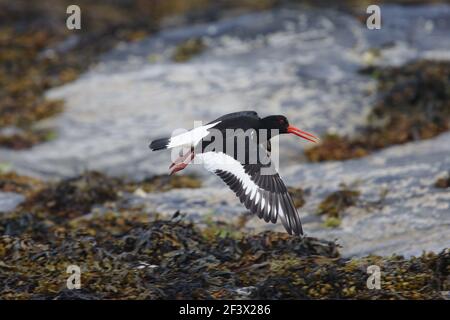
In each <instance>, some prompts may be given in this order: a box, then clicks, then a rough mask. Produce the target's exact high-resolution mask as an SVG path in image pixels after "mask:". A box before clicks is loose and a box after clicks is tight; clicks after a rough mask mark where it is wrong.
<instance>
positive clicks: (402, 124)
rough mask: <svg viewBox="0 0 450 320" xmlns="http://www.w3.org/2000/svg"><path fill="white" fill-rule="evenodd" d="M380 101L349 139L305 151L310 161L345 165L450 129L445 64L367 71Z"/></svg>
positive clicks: (449, 74)
mask: <svg viewBox="0 0 450 320" xmlns="http://www.w3.org/2000/svg"><path fill="white" fill-rule="evenodd" d="M362 72H363V73H367V74H371V75H374V76H375V75H376V79H377V81H378V95H379V96H380V99H379V101H378V102H377V103H376V104H375V105H374V107H373V109H372V110H371V112H370V114H369V116H368V118H367V124H366V126H365V128H363V130H361V131H360V132H358V133H357V134H355V136H353V137H347V136H344V137H341V136H337V135H326V136H325V137H323V138H322V139H321V141H322V143H321V144H320V145H318V146H315V147H313V148H310V149H308V150H306V151H305V155H306V157H307V158H308V160H309V161H312V162H320V161H329V160H347V159H352V158H359V157H363V156H366V155H368V154H370V153H372V152H373V151H376V150H379V149H382V148H386V147H388V146H391V145H397V144H403V143H407V142H410V141H417V140H422V139H429V138H432V137H435V136H437V135H438V134H440V133H443V132H445V131H448V130H449V128H450V90H449V88H450V63H449V62H447V61H428V60H419V61H414V62H410V63H408V64H406V65H404V66H400V67H384V68H383V67H370V68H368V69H365V70H363V71H362Z"/></svg>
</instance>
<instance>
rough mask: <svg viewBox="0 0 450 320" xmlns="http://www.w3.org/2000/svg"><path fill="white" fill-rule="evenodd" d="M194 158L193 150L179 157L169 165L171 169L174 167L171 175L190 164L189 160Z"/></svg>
mask: <svg viewBox="0 0 450 320" xmlns="http://www.w3.org/2000/svg"><path fill="white" fill-rule="evenodd" d="M186 159H188V161H187V162H185V161H186ZM192 159H194V152H193V151H192V150H191V151H190V152H187V153H186V154H184V155H182V156H181V157H179V158H178V159H176V160H175V161H174V162H173V163H172V164H171V165H170V167H169V169H172V170H171V171H170V175H173V174H174V173H176V172H178V171H181V170H183V169H184V168H186V167H187V165H188V164H189V162H191V161H192Z"/></svg>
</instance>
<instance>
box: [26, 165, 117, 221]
mask: <svg viewBox="0 0 450 320" xmlns="http://www.w3.org/2000/svg"><path fill="white" fill-rule="evenodd" d="M117 185H118V184H117V180H115V179H111V178H109V177H106V176H105V175H103V174H101V173H99V172H86V173H84V174H83V175H81V176H79V177H75V178H69V179H65V180H62V181H61V182H58V183H56V184H52V185H50V186H49V187H47V188H45V189H43V190H42V191H40V192H38V193H37V194H35V195H34V196H33V197H32V198H31V199H30V200H29V201H28V202H27V203H26V204H25V206H30V207H34V208H35V207H36V206H39V207H41V210H49V211H50V212H51V213H53V214H55V215H59V216H64V217H65V218H67V217H68V218H71V217H74V216H75V215H79V214H86V213H88V212H89V211H90V209H91V207H92V206H93V205H94V204H102V203H104V202H106V201H111V200H115V199H117V192H116V186H117Z"/></svg>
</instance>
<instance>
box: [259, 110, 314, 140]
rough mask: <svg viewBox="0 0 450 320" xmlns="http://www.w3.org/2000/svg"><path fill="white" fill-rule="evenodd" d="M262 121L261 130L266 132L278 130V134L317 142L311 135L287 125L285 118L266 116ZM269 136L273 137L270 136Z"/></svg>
mask: <svg viewBox="0 0 450 320" xmlns="http://www.w3.org/2000/svg"><path fill="white" fill-rule="evenodd" d="M261 121H262V128H263V129H268V130H273V129H275V130H278V132H279V134H282V133H292V134H295V135H296V136H299V137H301V138H303V139H306V140H309V141H312V142H317V140H318V138H316V137H315V136H313V135H312V134H311V133H308V132H306V131H303V130H300V129H298V128H296V127H294V126H291V125H289V121H288V120H287V119H286V117H285V116H281V115H276V116H268V117H265V118H263V119H261ZM270 136H273V135H272V134H270Z"/></svg>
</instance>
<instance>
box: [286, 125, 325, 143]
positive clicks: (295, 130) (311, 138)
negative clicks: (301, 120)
mask: <svg viewBox="0 0 450 320" xmlns="http://www.w3.org/2000/svg"><path fill="white" fill-rule="evenodd" d="M287 132H288V133H292V134H295V135H296V136H299V137H300V138H303V139H306V140H308V141H311V142H314V143H317V142H318V141H319V138H317V137H316V136H314V135H312V134H311V133H309V132H306V131H303V130H300V129H299V128H296V127H294V126H289V127H288V128H287Z"/></svg>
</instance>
